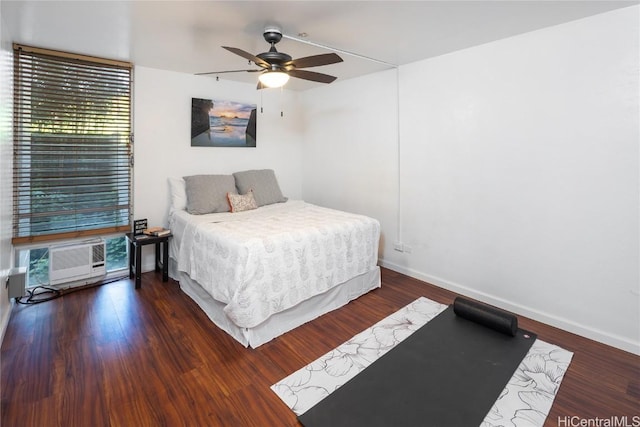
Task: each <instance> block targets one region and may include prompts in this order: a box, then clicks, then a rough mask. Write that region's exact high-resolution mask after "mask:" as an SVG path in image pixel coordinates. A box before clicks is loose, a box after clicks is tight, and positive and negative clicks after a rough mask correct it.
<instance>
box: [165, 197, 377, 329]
mask: <svg viewBox="0 0 640 427" xmlns="http://www.w3.org/2000/svg"><path fill="white" fill-rule="evenodd" d="M176 215H179V216H180V218H181V219H184V218H187V219H188V221H187V223H186V226H185V227H184V229H183V230H181V232H180V233H178V235H177V236H176V237H177V238H178V241H177V242H176V243H177V244H178V247H179V250H178V255H177V262H178V269H179V270H181V271H184V272H186V273H187V274H189V276H190V277H191V278H192V279H194V280H196V281H197V282H198V283H199V284H200V285H201V286H202V287H203V288H204V289H205V290H206V291H207V292H209V293H210V294H211V295H212V296H213V297H214V298H215V299H216V300H218V301H221V302H223V303H225V304H226V306H225V309H224V310H225V313H226V315H227V316H228V317H229V318H230V319H231V320H232V321H233V322H234V323H235V324H237V325H238V326H240V327H245V328H251V327H254V326H256V325H259V324H260V323H262V322H263V321H264V320H266V319H267V318H269V316H271V315H272V314H274V313H278V312H280V311H283V310H286V309H287V308H290V307H293V306H295V305H297V304H298V303H300V302H301V301H303V300H306V299H308V298H310V297H312V296H314V295H318V294H321V293H323V292H325V291H327V290H328V289H331V288H332V287H334V286H336V285H339V284H340V283H343V282H345V281H347V280H349V279H351V278H353V277H355V276H358V275H360V274H363V273H366V272H368V271H370V270H371V269H373V268H375V267H376V264H377V260H378V242H379V239H380V224H379V222H378V221H376V220H375V219H372V218H369V217H366V216H362V215H356V214H351V213H347V212H342V211H337V210H333V209H327V208H322V207H319V206H315V205H312V204H309V203H305V202H302V201H289V202H287V203H279V204H275V205H269V206H265V207H262V208H259V209H257V210H253V211H246V212H240V213H218V214H209V215H197V216H196V215H189V214H187V213H186V212H184V211H183V212H179V213H174V214H173V216H174V218H173V219H172V221H175V219H176V218H175V216H176ZM172 227H173V225H172ZM172 229H173V228H172Z"/></svg>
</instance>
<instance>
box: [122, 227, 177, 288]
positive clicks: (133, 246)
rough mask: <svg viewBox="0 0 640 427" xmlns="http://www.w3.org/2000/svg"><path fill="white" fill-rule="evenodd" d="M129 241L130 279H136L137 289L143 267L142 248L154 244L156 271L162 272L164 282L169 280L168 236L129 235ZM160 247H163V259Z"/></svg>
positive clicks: (169, 235)
mask: <svg viewBox="0 0 640 427" xmlns="http://www.w3.org/2000/svg"><path fill="white" fill-rule="evenodd" d="M126 236H127V240H128V241H129V278H130V279H133V278H134V277H135V279H136V289H140V286H141V284H140V274H141V267H142V247H143V246H144V245H151V244H154V245H155V246H156V271H160V270H162V281H163V282H167V281H168V280H169V238H170V237H171V236H172V234H167V235H166V236H147V235H145V234H143V235H138V236H134V235H133V233H127V234H126ZM160 247H162V257H160Z"/></svg>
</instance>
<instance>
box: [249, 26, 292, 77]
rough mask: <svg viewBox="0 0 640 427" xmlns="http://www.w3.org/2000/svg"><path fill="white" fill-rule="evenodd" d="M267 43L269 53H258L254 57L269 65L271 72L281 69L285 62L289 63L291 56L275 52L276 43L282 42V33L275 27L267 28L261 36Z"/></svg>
mask: <svg viewBox="0 0 640 427" xmlns="http://www.w3.org/2000/svg"><path fill="white" fill-rule="evenodd" d="M262 35H263V37H264V39H265V40H266V42H267V43H270V44H271V49H269V52H263V53H259V54H257V55H256V56H257V57H258V58H260V59H262V60H264V61H267V62H268V63H269V64H271V69H272V70H278V69H281V68H282V67H281V66H282V65H283V64H284V63H285V62H289V61H291V59H292V58H291V56H290V55H287V54H286V53H282V52H278V51H277V50H276V46H275V45H276V43H278V42H279V41H280V40H282V31H280V29H279V28H277V27H267V28H265V29H264V33H263V34H262Z"/></svg>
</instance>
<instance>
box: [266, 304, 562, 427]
mask: <svg viewBox="0 0 640 427" xmlns="http://www.w3.org/2000/svg"><path fill="white" fill-rule="evenodd" d="M446 308H447V306H446V305H444V304H439V303H437V302H434V301H431V300H429V299H427V298H424V297H420V298H418V299H417V300H415V301H414V302H412V303H411V304H409V305H407V306H405V307H403V308H402V309H400V310H398V311H397V312H395V313H393V314H392V315H390V316H388V317H386V318H385V319H383V320H381V321H380V322H378V323H376V324H375V325H373V326H372V327H370V328H369V329H366V330H364V331H362V332H360V333H359V334H357V335H356V336H354V337H353V338H351V339H350V340H349V341H347V342H345V343H343V344H341V345H340V346H339V347H337V348H336V349H334V350H332V351H330V352H328V353H327V354H325V355H324V356H322V357H320V358H319V359H317V360H315V361H314V362H311V363H310V364H309V365H307V366H305V367H303V368H302V369H300V370H298V371H296V372H294V373H292V374H291V375H289V376H288V377H286V378H284V379H283V380H281V381H279V382H278V383H276V384H274V385H272V386H271V389H272V390H273V391H274V393H276V394H277V395H278V397H280V399H282V400H283V401H284V402H285V403H286V404H287V406H289V407H290V408H291V410H292V411H293V412H295V413H296V415H301V414H303V413H304V412H306V411H307V410H308V409H309V408H311V407H312V406H314V405H315V404H316V403H318V402H320V401H321V400H322V399H324V398H325V397H326V396H328V395H329V393H331V392H332V391H334V390H336V389H337V388H339V387H340V386H342V385H343V384H345V383H346V382H347V381H349V380H350V379H351V378H353V377H354V376H355V375H356V374H358V373H359V372H361V371H362V370H363V369H365V368H366V367H367V366H369V365H370V364H371V363H373V362H374V361H375V360H376V359H377V358H379V357H380V356H382V355H383V354H385V353H386V352H388V351H389V350H391V349H392V348H393V347H394V346H395V345H397V344H398V343H400V342H402V341H403V340H404V339H405V338H407V337H408V336H409V335H411V334H412V333H413V332H415V331H416V330H417V329H419V328H420V327H422V326H423V325H424V324H426V323H427V322H429V321H430V320H431V319H433V318H434V317H435V316H437V315H438V314H440V312H442V311H443V310H444V309H446ZM572 357H573V353H571V352H570V351H567V350H564V349H562V348H560V347H557V346H555V345H552V344H549V343H546V342H544V341H541V340H539V339H538V340H536V342H534V343H533V346H532V347H531V349H530V350H529V352H528V353H527V355H526V356H525V358H524V359H523V360H522V363H520V366H519V367H518V369H517V370H516V372H515V373H514V374H513V377H511V380H510V381H509V383H508V384H507V386H506V387H505V389H504V390H503V391H502V393H501V394H500V397H499V398H498V400H497V401H496V403H495V405H494V406H493V408H491V411H489V413H488V414H487V416H486V417H485V419H484V421H483V422H482V424H481V426H480V427H498V426H505V427H506V426H516V427H523V426H542V425H543V424H544V421H545V419H546V418H547V415H548V414H549V411H550V410H551V405H552V404H553V399H554V398H555V396H556V393H557V392H558V389H559V387H560V382H561V381H562V378H563V377H564V374H565V372H566V371H567V368H568V367H569V363H570V362H571V358H572Z"/></svg>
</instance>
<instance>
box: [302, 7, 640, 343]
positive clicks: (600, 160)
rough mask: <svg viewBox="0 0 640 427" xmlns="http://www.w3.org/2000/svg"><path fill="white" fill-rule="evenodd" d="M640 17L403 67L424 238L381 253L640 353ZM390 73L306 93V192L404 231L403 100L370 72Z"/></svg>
mask: <svg viewBox="0 0 640 427" xmlns="http://www.w3.org/2000/svg"><path fill="white" fill-rule="evenodd" d="M638 17H639V8H638V6H634V7H630V8H625V9H620V10H617V11H613V12H609V13H606V14H602V15H596V16H593V17H590V18H586V19H582V20H579V21H574V22H571V23H568V24H564V25H559V26H556V27H551V28H547V29H543V30H540V31H536V32H531V33H528V34H524V35H521V36H517V37H513V38H509V39H504V40H501V41H497V42H494V43H489V44H486V45H483V46H479V47H475V48H471V49H467V50H463V51H459V52H455V53H452V54H449V55H445V56H441V57H437V58H433V59H430V60H425V61H421V62H418V63H414V64H410V65H407V66H403V67H401V69H400V100H401V102H400V117H401V120H400V142H401V144H400V170H401V174H400V179H401V184H400V188H401V200H402V203H401V209H400V211H399V212H400V230H401V232H400V240H402V241H403V243H404V244H405V245H408V246H410V247H411V248H412V252H411V253H410V254H408V253H399V252H395V251H393V250H392V246H391V245H392V244H393V240H394V239H393V238H387V239H386V241H385V248H384V251H383V256H382V263H383V265H386V266H388V267H390V268H393V269H395V270H398V271H401V272H404V273H407V274H409V275H412V276H414V277H418V278H421V279H424V280H426V281H429V282H431V283H434V284H437V285H440V286H442V287H445V288H449V289H452V290H454V291H457V292H460V293H462V294H466V295H468V296H471V297H476V298H479V299H481V300H484V301H486V302H488V303H492V304H495V305H498V306H501V307H504V308H506V309H510V310H514V311H516V312H518V313H520V314H523V315H526V316H529V317H532V318H535V319H538V320H541V321H544V322H546V323H550V324H552V325H555V326H559V327H561V328H564V329H567V330H569V331H573V332H576V333H579V334H582V335H585V336H587V337H590V338H593V339H596V340H599V341H602V342H605V343H608V344H611V345H614V346H617V347H620V348H623V349H626V350H629V351H633V352H635V353H640V297H639V291H640V289H639V283H640V277H639V271H640V264H639V256H640V254H639V249H638V247H639V234H640V230H639V224H638V222H639V218H640V212H639V194H640V187H639V175H638V171H639V149H638V143H639V138H640V135H639V123H638V103H639V99H638V91H639V83H638V79H639V72H640V70H639V69H638V68H639V63H640V61H639V57H638V52H639V46H638V40H639V37H638V31H639V30H638V28H639V22H638ZM385 78H386V76H385V75H384V73H383V75H376V76H368V77H365V78H362V79H354V80H349V81H345V82H342V83H341V85H340V86H336V87H335V88H332V89H333V92H332V91H331V90H332V89H326V90H324V89H323V90H322V92H320V91H317V92H306V93H305V94H304V95H303V100H304V105H305V109H306V110H307V112H308V113H309V114H308V117H309V118H313V120H314V121H315V122H316V123H318V125H317V126H308V127H307V128H306V129H305V130H306V131H307V134H305V150H304V152H303V165H304V169H303V170H304V178H303V182H304V187H303V195H304V197H305V198H307V199H309V198H310V199H312V200H318V201H321V202H324V201H326V202H327V203H329V204H332V205H335V206H336V207H339V208H348V207H351V206H361V207H366V208H367V210H368V213H369V214H371V215H372V216H374V217H376V216H378V215H381V216H382V218H383V219H385V220H384V221H382V223H383V233H384V234H386V235H387V236H394V235H395V224H394V221H393V220H392V218H393V215H392V213H391V212H392V211H393V210H394V201H395V200H394V197H393V196H392V193H393V191H392V189H393V185H394V183H395V178H394V176H393V175H394V172H395V170H396V164H397V158H396V156H394V155H393V153H394V151H393V150H394V145H395V142H394V138H393V127H394V123H393V114H394V110H393V108H391V106H390V105H387V103H386V102H385V101H388V97H386V96H385V94H386V93H387V92H386V91H387V89H384V88H381V87H379V86H378V85H376V84H369V83H376V82H378V83H382V82H383V81H384V80H385ZM387 84H389V83H387ZM385 117H386V119H385ZM354 123H356V126H353V124H354ZM323 147H325V148H326V151H323ZM369 150H373V151H372V152H373V154H372V155H371V156H370V159H369V161H362V160H356V162H355V163H354V158H358V156H356V152H359V153H360V154H361V155H362V156H367V154H368V152H369ZM318 159H319V160H320V163H318V164H316V163H314V162H316V160H318ZM323 170H324V171H325V174H321V172H323ZM326 175H330V176H329V178H328V179H324V177H325V176H326ZM363 183H368V185H364V184H363Z"/></svg>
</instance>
